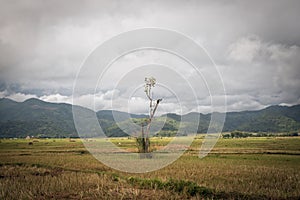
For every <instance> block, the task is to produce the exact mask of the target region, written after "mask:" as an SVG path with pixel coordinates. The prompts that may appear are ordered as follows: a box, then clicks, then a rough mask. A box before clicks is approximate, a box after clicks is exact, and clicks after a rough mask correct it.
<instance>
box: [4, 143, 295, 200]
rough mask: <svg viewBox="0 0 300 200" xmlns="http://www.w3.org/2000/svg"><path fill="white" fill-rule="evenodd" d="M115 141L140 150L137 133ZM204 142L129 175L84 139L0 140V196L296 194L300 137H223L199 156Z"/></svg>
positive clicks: (277, 196) (274, 196) (266, 196)
mask: <svg viewBox="0 0 300 200" xmlns="http://www.w3.org/2000/svg"><path fill="white" fill-rule="evenodd" d="M110 140H111V141H112V142H113V143H115V144H116V145H118V146H120V147H121V148H124V149H129V150H131V151H132V150H134V149H135V141H134V139H130V138H129V139H128V138H111V139H110ZM169 141H170V138H153V139H152V146H153V147H155V148H157V149H158V148H160V147H161V146H163V145H166V144H167V143H168V142H169ZM202 142H203V138H201V137H198V138H196V139H195V140H194V142H193V144H192V145H191V147H190V148H189V149H188V150H187V151H186V152H185V153H184V155H183V156H181V157H180V159H178V160H177V161H175V162H174V163H172V164H170V165H169V166H167V167H165V168H163V169H160V170H158V171H154V172H149V173H143V174H129V173H124V172H120V171H117V170H114V169H111V168H109V167H107V166H105V165H103V164H102V163H100V162H99V161H98V160H96V159H95V158H94V157H93V156H92V155H91V154H90V153H89V152H88V151H87V150H86V149H85V147H84V145H83V143H82V141H81V140H80V139H72V140H70V139H31V140H25V139H16V140H13V139H1V140H0V168H1V170H0V199H32V198H34V199H141V198H143V199H299V197H300V185H299V182H300V137H260V138H230V139H220V140H219V141H218V143H217V144H216V146H215V147H214V149H213V151H212V152H211V153H210V154H209V155H208V156H207V157H205V158H203V159H199V158H198V150H199V147H200V146H201V143H202ZM29 143H30V145H29Z"/></svg>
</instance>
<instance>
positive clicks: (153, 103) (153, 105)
mask: <svg viewBox="0 0 300 200" xmlns="http://www.w3.org/2000/svg"><path fill="white" fill-rule="evenodd" d="M155 84H156V79H155V78H154V77H149V78H147V77H146V78H145V93H146V96H147V97H148V99H149V118H148V122H147V128H146V131H145V134H144V133H142V134H144V152H145V153H149V152H150V139H149V136H150V128H151V123H152V121H153V118H154V114H155V112H156V110H157V107H158V105H159V103H160V102H161V101H162V99H157V100H155V99H153V93H152V92H151V89H152V88H153V87H155ZM142 132H143V129H142Z"/></svg>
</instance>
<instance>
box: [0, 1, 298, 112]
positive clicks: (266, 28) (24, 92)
mask: <svg viewBox="0 0 300 200" xmlns="http://www.w3.org/2000/svg"><path fill="white" fill-rule="evenodd" d="M0 2H1V7H0V97H8V98H11V99H14V100H16V101H23V100H25V99H28V98H32V97H35V98H39V99H42V100H45V101H49V102H68V103H71V102H72V91H73V84H74V80H75V78H76V74H77V73H78V71H79V69H80V66H81V65H82V63H83V62H84V60H85V59H86V58H87V57H88V55H89V54H90V53H91V52H92V51H93V50H94V49H95V48H97V47H98V46H99V45H100V44H102V43H103V42H104V41H106V40H108V39H110V38H112V37H113V36H115V35H118V34H120V33H122V32H125V31H130V30H133V29H138V28H144V27H159V28H165V29H171V30H175V31H178V32H181V33H183V34H185V35H187V36H189V37H190V38H192V39H193V40H194V41H196V42H197V43H198V44H200V45H202V46H203V47H204V48H205V49H206V51H207V52H208V53H209V54H210V56H211V57H212V59H213V60H214V62H215V63H216V65H217V66H218V69H219V71H220V74H221V77H222V78H223V81H224V86H225V89H226V94H227V110H228V111H240V110H256V109H261V108H264V107H266V106H269V105H275V104H281V105H293V104H299V103H300V26H299V21H300V1H297V0H295V1H288V0H287V1H281V0H278V1H276V0H269V1H236V0H235V1H234V0H232V1H198V0H197V1H196V0H195V1H179V0H178V1H176V0H170V1H167V0H164V1H158V0H157V1H147V0H136V1H117V0H107V1H89V0H87V1H77V0H64V1H58V0H57V1H39V0H34V1H31V0H23V1H15V0H7V1H3V0H1V1H0ZM151 63H152V64H151ZM153 63H157V65H154V64H153ZM159 64H161V65H159ZM133 65H134V66H140V67H139V68H136V69H134V70H133V71H132V72H130V73H129V72H128V70H129V68H128V67H129V66H133ZM148 65H149V66H148ZM150 65H151V66H150ZM166 65H168V66H169V67H171V68H172V67H173V69H174V66H179V65H180V67H178V69H179V70H178V71H177V72H178V73H175V72H174V74H172V73H173V72H171V71H172V70H170V68H167V67H166ZM185 65H186V64H185V63H182V61H181V60H180V59H178V58H174V56H173V57H172V56H171V55H167V54H166V53H164V52H157V51H141V52H135V53H132V54H130V55H127V56H124V57H123V58H121V59H120V60H119V61H118V62H116V63H115V64H114V65H113V67H112V68H111V71H110V75H107V76H106V77H105V78H103V80H102V82H101V83H100V86H99V87H98V89H97V91H96V94H93V93H86V94H82V95H81V96H76V102H77V103H79V104H80V105H83V106H87V107H90V108H93V107H94V106H93V105H92V103H91V102H90V97H91V96H95V100H96V105H95V110H99V109H112V108H113V109H117V110H122V111H130V112H135V113H146V112H147V100H146V98H145V97H144V96H143V89H142V87H141V85H142V84H143V81H144V77H143V75H154V76H156V77H157V82H158V83H161V85H160V86H159V85H158V87H157V89H156V88H155V89H156V91H155V90H154V95H155V96H157V97H163V98H164V101H163V102H162V104H161V107H160V111H159V112H161V113H163V112H177V113H180V112H190V111H195V110H197V109H196V107H197V108H198V110H199V111H200V112H203V113H207V112H210V111H211V105H210V98H209V93H208V92H207V91H206V89H205V87H204V83H203V80H200V79H201V78H199V84H198V85H197V86H195V87H194V88H193V89H195V90H196V91H198V92H199V94H200V93H201V95H199V96H197V98H198V105H197V103H196V102H195V101H192V100H191V99H189V98H186V97H187V96H189V95H191V94H192V93H187V88H188V83H185V82H184V81H176V80H181V79H182V80H186V79H185V77H192V76H193V72H192V71H191V70H189V69H190V68H189V66H185ZM175 68H176V67H175ZM180 68H181V69H182V71H180ZM120 69H123V70H120ZM125 69H127V71H126V70H125ZM150 69H151V70H150ZM147 70H148V71H147ZM149 70H150V71H149ZM142 72H143V73H144V74H143V73H142ZM124 73H125V74H124ZM122 77H123V78H122ZM124 77H125V78H124ZM168 77H172V78H168ZM182 77H183V78H182ZM114 78H115V79H114ZM132 79H134V80H136V82H131V81H130V80H132ZM191 79H196V77H193V78H191ZM116 81H117V83H119V85H118V86H116ZM139 82H140V84H141V85H139V84H138V83H139ZM179 82H180V84H179ZM129 86H132V87H133V88H135V89H133V90H131V91H133V92H131V94H129V95H127V96H126V95H125V94H126V91H128V90H126V88H128V87H129ZM124 87H126V88H125V89H124ZM112 97H113V102H112V101H111V98H112ZM178 105H181V107H180V106H178ZM215 106H216V107H218V106H221V105H217V103H216V105H215Z"/></svg>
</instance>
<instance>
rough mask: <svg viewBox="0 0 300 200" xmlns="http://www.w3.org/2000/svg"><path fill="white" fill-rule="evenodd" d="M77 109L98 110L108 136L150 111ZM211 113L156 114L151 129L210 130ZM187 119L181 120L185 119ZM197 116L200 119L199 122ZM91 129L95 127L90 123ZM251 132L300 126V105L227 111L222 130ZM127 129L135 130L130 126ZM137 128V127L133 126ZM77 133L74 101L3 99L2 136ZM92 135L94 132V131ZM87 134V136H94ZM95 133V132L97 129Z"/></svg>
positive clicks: (0, 112) (142, 120)
mask: <svg viewBox="0 0 300 200" xmlns="http://www.w3.org/2000/svg"><path fill="white" fill-rule="evenodd" d="M76 109H77V110H79V111H80V112H82V113H88V115H92V114H93V115H94V114H96V116H97V120H98V122H99V124H100V125H101V128H102V130H103V131H104V133H105V134H106V135H107V136H113V137H117V136H126V135H127V134H126V133H125V132H124V130H123V129H121V128H120V127H119V125H120V124H121V125H122V127H129V128H130V126H129V124H130V123H132V122H133V123H135V124H137V125H139V126H141V124H144V125H145V119H146V118H147V115H138V114H129V113H126V112H120V111H111V110H101V111H98V112H97V113H94V112H93V111H92V110H90V109H87V108H84V107H80V106H76ZM210 117H211V115H210V114H201V113H195V112H193V113H188V114H186V115H183V116H180V115H177V114H174V113H168V114H165V115H162V116H160V117H156V118H155V121H154V122H153V125H152V132H153V133H155V132H157V131H158V130H162V132H167V133H169V132H176V131H177V130H178V127H179V124H180V122H182V125H183V127H184V130H185V132H186V133H188V132H189V131H190V130H193V128H192V127H197V129H198V131H197V132H199V133H205V132H206V131H207V128H208V125H209V122H210ZM183 118H184V119H185V120H184V121H182V119H183ZM198 119H200V121H199V122H198ZM89 128H90V129H91V130H92V129H93V130H94V128H93V127H89ZM234 130H239V131H249V132H290V131H299V130H300V105H295V106H291V107H287V106H270V107H267V108H265V109H262V110H257V111H242V112H228V113H227V114H226V121H225V124H224V127H223V131H224V132H227V131H234ZM127 131H132V130H131V129H128V130H127ZM134 131H137V130H134ZM27 135H33V136H38V137H78V135H77V132H76V129H75V125H74V121H73V113H72V105H70V104H66V103H49V102H44V101H41V100H38V99H28V100H26V101H24V102H15V101H13V100H10V99H6V98H2V99H0V137H2V138H4V137H5V138H7V137H26V136H27ZM91 135H93V134H92V133H91ZM91 135H88V134H87V136H91ZM94 135H95V133H94Z"/></svg>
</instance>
